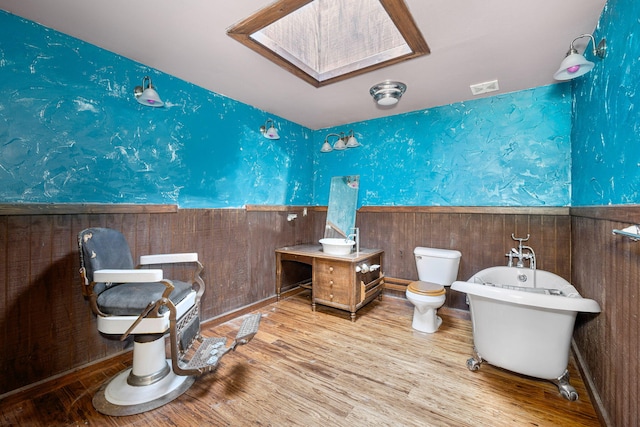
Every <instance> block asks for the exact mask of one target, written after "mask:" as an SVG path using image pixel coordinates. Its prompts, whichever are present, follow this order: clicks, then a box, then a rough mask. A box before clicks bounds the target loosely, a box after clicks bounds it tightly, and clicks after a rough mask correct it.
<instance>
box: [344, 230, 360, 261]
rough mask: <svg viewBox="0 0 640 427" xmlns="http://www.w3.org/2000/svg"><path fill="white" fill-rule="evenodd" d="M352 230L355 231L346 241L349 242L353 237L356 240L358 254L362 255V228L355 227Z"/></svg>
mask: <svg viewBox="0 0 640 427" xmlns="http://www.w3.org/2000/svg"><path fill="white" fill-rule="evenodd" d="M352 230H353V231H355V233H352V234H349V235H348V236H347V238H346V239H345V241H347V242H348V241H349V240H351V238H352V237H353V238H354V240H355V241H356V255H360V229H359V228H358V227H353V228H352Z"/></svg>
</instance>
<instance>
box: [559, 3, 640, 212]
mask: <svg viewBox="0 0 640 427" xmlns="http://www.w3.org/2000/svg"><path fill="white" fill-rule="evenodd" d="M595 38H596V40H597V41H596V42H598V41H599V40H600V39H602V38H606V39H607V54H606V57H605V58H604V59H602V60H601V59H598V58H595V59H594V58H593V55H591V50H592V46H591V44H590V45H589V49H588V52H586V53H585V56H586V57H587V58H588V59H590V60H592V61H594V62H595V64H596V65H595V68H594V69H593V70H592V71H591V72H590V73H589V74H586V75H584V76H583V77H580V78H578V79H576V80H574V81H573V84H574V87H573V89H574V94H573V96H574V103H573V104H574V123H573V127H572V135H571V140H572V153H573V159H572V202H571V203H572V205H574V206H589V205H610V204H613V205H617V204H636V203H640V105H639V106H636V105H635V104H636V103H638V102H640V2H638V1H637V0H609V1H608V2H607V5H606V6H605V9H604V11H603V13H602V16H601V18H600V22H599V24H598V28H597V29H596V32H595Z"/></svg>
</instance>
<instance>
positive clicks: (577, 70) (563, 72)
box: [553, 34, 607, 80]
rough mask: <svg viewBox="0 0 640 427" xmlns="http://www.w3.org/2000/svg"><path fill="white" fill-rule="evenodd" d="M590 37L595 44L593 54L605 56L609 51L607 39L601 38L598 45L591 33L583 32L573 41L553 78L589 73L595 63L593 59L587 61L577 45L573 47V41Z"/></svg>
mask: <svg viewBox="0 0 640 427" xmlns="http://www.w3.org/2000/svg"><path fill="white" fill-rule="evenodd" d="M585 37H589V38H590V39H591V43H592V44H593V55H594V56H597V57H598V58H600V59H602V58H604V55H605V53H606V51H607V41H606V40H605V39H602V40H600V43H598V45H597V46H596V40H595V39H594V38H593V36H592V35H591V34H582V35H580V36H578V37H576V38H575V39H573V41H572V42H571V46H570V48H569V52H567V57H566V58H564V60H563V61H562V63H561V64H560V68H559V69H558V71H556V72H555V74H554V75H553V78H554V79H556V80H571V79H575V78H576V77H580V76H582V75H584V74H587V73H588V72H589V71H591V69H592V68H593V66H594V64H593V62H591V61H587V60H586V58H585V57H584V56H583V55H580V54H579V53H578V51H577V50H576V48H575V47H573V43H575V41H576V40H579V39H582V38H585ZM588 46H589V42H587V47H588Z"/></svg>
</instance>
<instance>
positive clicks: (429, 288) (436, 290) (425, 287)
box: [408, 280, 445, 296]
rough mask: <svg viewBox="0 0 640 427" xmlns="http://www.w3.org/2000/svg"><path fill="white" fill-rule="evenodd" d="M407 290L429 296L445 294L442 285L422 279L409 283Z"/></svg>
mask: <svg viewBox="0 0 640 427" xmlns="http://www.w3.org/2000/svg"><path fill="white" fill-rule="evenodd" d="M408 290H409V291H410V292H414V293H416V294H420V295H429V296H438V295H444V294H445V290H444V286H442V285H439V284H437V283H431V282H423V281H422V280H418V281H417V282H411V283H409V287H408Z"/></svg>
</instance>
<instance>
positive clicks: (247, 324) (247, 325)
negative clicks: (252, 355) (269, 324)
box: [236, 313, 262, 345]
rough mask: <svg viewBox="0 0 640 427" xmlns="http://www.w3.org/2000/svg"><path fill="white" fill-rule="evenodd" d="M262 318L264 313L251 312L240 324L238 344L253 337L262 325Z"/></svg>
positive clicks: (244, 342) (237, 336) (237, 337)
mask: <svg viewBox="0 0 640 427" xmlns="http://www.w3.org/2000/svg"><path fill="white" fill-rule="evenodd" d="M261 318H262V314H260V313H257V314H251V315H249V316H248V317H247V318H246V319H244V321H243V322H242V325H241V326H240V330H239V331H238V334H237V335H236V342H237V344H238V345H242V344H246V343H248V342H249V341H251V338H253V336H254V335H255V334H256V333H257V332H258V328H259V327H260V319H261Z"/></svg>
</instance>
